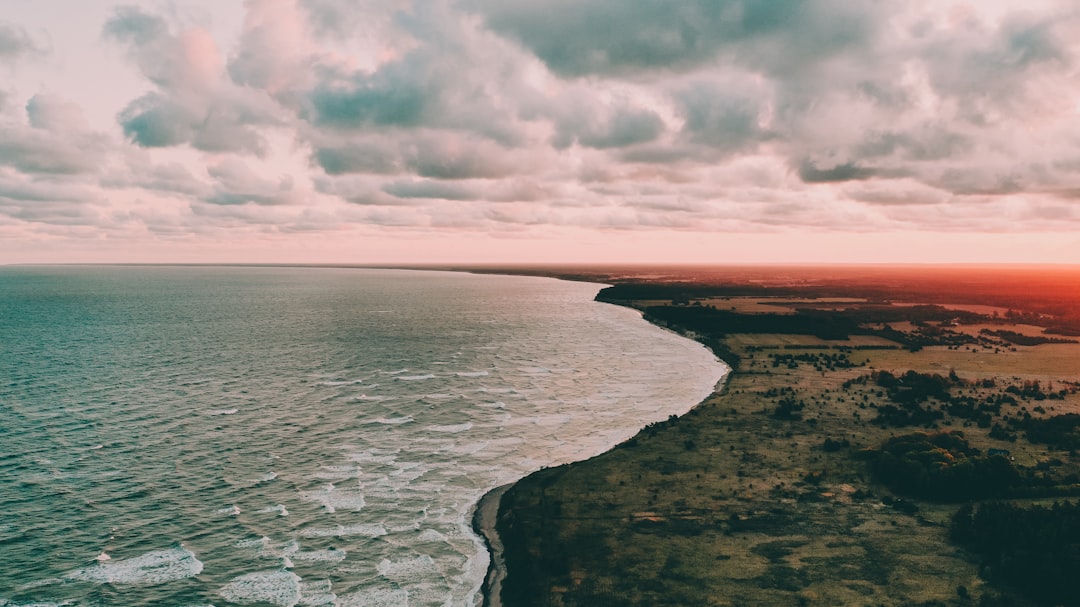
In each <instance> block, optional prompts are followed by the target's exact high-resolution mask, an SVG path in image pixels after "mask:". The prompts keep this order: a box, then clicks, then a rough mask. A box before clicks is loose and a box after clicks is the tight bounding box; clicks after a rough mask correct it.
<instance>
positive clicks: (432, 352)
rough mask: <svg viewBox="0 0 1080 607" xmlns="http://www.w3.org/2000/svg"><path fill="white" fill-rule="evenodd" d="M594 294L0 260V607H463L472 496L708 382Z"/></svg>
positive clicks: (693, 354) (569, 454)
mask: <svg viewBox="0 0 1080 607" xmlns="http://www.w3.org/2000/svg"><path fill="white" fill-rule="evenodd" d="M598 288H599V287H598V286H597V285H591V284H584V283H570V282H561V281H555V280H550V279H541V278H528V277H508V276H475V275H468V274H451V273H436V272H407V271H378V270H356V269H315V268H224V267H38V268H14V267H13V268H0V512H2V513H3V516H2V517H0V605H31V604H72V605H103V606H104V605H177V606H184V605H191V606H194V605H211V604H212V605H216V606H218V607H223V606H226V605H278V606H291V605H340V606H353V605H357V606H359V605H370V606H382V605H470V604H475V603H476V602H477V601H478V599H477V592H478V590H479V586H480V582H481V579H482V577H483V573H484V570H485V568H486V566H487V555H486V553H485V552H484V550H483V547H482V544H481V543H480V542H479V540H478V539H477V538H476V537H475V536H474V534H473V533H472V531H471V530H470V529H469V525H468V521H467V518H468V514H469V511H470V509H471V508H472V506H473V504H474V503H475V502H476V500H477V499H478V498H479V497H480V496H481V495H482V494H483V493H484V492H485V491H486V490H488V489H490V488H491V487H494V486H496V485H499V484H503V483H505V482H509V481H511V480H513V479H516V478H520V477H521V476H523V475H524V474H526V473H528V472H529V471H532V470H535V469H537V468H539V467H541V466H545V465H552V464H556V463H562V462H566V461H572V460H575V459H581V458H585V457H589V456H591V455H595V454H596V453H599V452H601V451H603V450H605V449H606V448H608V447H610V446H611V445H613V444H615V443H616V442H618V441H620V440H622V439H624V438H627V437H629V436H631V435H632V434H634V433H635V432H636V431H637V429H638V428H640V427H641V426H642V425H644V424H645V423H648V422H650V421H653V420H657V419H663V418H665V417H667V416H668V415H669V414H672V413H681V412H684V411H686V410H687V409H689V408H690V407H691V406H693V405H694V404H696V403H697V402H698V401H700V400H701V399H702V398H703V397H704V396H705V395H707V394H708V392H709V391H710V390H711V389H712V387H713V385H714V384H715V382H716V381H717V379H718V378H719V377H720V376H721V374H722V372H723V370H724V368H723V367H722V365H721V364H720V363H718V362H717V361H716V360H715V358H714V357H713V356H712V355H711V354H710V353H709V352H707V351H706V350H705V349H704V348H702V347H701V346H700V345H698V344H695V343H694V342H691V341H689V340H686V339H683V338H681V337H678V336H675V335H673V334H670V333H667V332H665V331H662V330H660V329H658V328H656V327H653V326H651V325H648V324H647V323H645V322H644V321H642V320H641V318H640V316H639V315H638V314H637V313H635V312H633V311H631V310H627V309H623V308H619V307H615V306H610V305H605V304H599V303H595V302H592V301H591V300H592V297H593V296H594V295H595V293H596V291H597V289H598Z"/></svg>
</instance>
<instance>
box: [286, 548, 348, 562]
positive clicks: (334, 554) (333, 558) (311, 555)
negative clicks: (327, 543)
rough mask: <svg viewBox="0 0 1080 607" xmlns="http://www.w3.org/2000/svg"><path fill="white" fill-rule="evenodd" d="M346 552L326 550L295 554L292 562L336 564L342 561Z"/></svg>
mask: <svg viewBox="0 0 1080 607" xmlns="http://www.w3.org/2000/svg"><path fill="white" fill-rule="evenodd" d="M347 554H348V553H347V552H346V551H344V550H338V549H337V548H329V549H327V550H307V551H304V552H295V553H293V555H292V558H293V560H294V561H302V562H328V563H337V562H339V561H344V560H345V557H346V556H347Z"/></svg>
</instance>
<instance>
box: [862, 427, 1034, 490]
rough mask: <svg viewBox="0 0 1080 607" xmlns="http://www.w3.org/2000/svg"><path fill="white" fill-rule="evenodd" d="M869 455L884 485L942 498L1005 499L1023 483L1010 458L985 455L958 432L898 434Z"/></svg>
mask: <svg viewBox="0 0 1080 607" xmlns="http://www.w3.org/2000/svg"><path fill="white" fill-rule="evenodd" d="M866 455H867V456H868V457H869V458H870V460H871V461H870V468H871V470H872V471H873V473H874V475H875V477H877V479H878V480H879V481H880V482H881V483H882V484H884V485H885V486H887V487H889V488H890V489H892V490H893V491H895V492H897V493H901V494H904V495H910V496H913V497H919V498H923V499H928V500H932V501H937V502H958V501H966V500H973V499H985V498H995V497H1005V496H1007V495H1009V494H1010V493H1012V492H1013V490H1014V488H1017V487H1020V486H1022V485H1023V484H1024V480H1023V478H1022V477H1021V475H1020V473H1019V472H1018V471H1017V470H1016V469H1015V468H1014V467H1013V464H1012V462H1010V461H1009V459H1008V458H1007V457H1005V456H1004V455H1000V454H995V455H991V456H983V455H981V454H980V452H979V450H978V449H974V448H972V447H971V446H969V445H968V442H967V439H965V438H964V435H963V433H962V432H959V431H952V432H936V433H932V434H924V433H921V432H919V433H913V434H905V435H902V436H897V437H893V438H890V439H889V440H888V441H886V442H885V443H884V444H883V445H882V446H881V448H880V449H878V450H876V451H870V452H868V453H867V454H866Z"/></svg>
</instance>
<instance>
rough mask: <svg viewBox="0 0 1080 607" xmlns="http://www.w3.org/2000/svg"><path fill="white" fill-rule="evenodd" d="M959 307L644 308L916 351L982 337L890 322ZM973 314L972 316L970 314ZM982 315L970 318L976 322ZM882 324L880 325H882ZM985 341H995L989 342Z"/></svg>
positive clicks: (699, 329)
mask: <svg viewBox="0 0 1080 607" xmlns="http://www.w3.org/2000/svg"><path fill="white" fill-rule="evenodd" d="M956 315H957V312H956V311H955V310H948V309H946V308H942V307H940V306H903V307H885V306H871V307H853V308H849V309H845V310H816V309H809V308H800V309H798V310H796V311H795V313H794V314H745V313H740V312H733V311H730V310H718V309H716V308H712V307H708V306H694V305H689V306H687V305H671V306H649V307H647V308H645V318H646V319H647V320H649V321H652V322H655V323H656V324H659V325H662V326H670V327H673V328H675V327H677V328H679V329H681V330H684V331H692V332H694V333H698V334H702V335H709V336H712V337H723V336H725V335H729V334H732V333H749V334H754V333H783V334H786V335H811V336H814V337H818V338H820V339H827V340H846V339H848V338H849V337H851V336H852V335H876V336H878V337H883V338H885V339H888V340H891V341H894V342H896V343H898V344H901V345H903V346H904V347H906V348H908V349H911V350H917V349H919V348H923V347H925V346H941V345H944V346H961V345H965V344H975V343H980V342H979V340H978V339H976V338H974V337H972V336H970V335H968V334H966V333H960V332H956V331H947V330H944V329H942V328H940V327H935V326H919V327H917V328H916V329H915V330H914V331H910V332H903V331H898V330H896V329H894V328H892V327H891V326H889V325H888V324H887V323H889V322H903V321H908V322H926V321H928V320H933V321H937V322H953V321H954V320H955V319H956ZM969 317H970V318H969ZM976 317H977V315H972V314H968V315H965V318H969V320H971V321H974V320H975V319H976ZM878 325H881V326H878ZM984 345H990V344H989V343H987V344H984Z"/></svg>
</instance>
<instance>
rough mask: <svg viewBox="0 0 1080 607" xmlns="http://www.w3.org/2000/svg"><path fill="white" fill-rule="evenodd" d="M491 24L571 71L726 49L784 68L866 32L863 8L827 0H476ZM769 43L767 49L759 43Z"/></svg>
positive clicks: (685, 63)
mask: <svg viewBox="0 0 1080 607" xmlns="http://www.w3.org/2000/svg"><path fill="white" fill-rule="evenodd" d="M469 6H471V7H473V8H475V9H476V10H478V11H479V12H480V14H482V15H483V16H484V18H485V19H486V22H487V23H488V24H489V26H490V27H491V28H492V29H493V30H495V31H497V32H500V33H502V34H504V35H506V36H508V37H510V38H513V39H514V40H517V41H518V42H520V43H521V44H523V45H524V46H525V47H527V48H529V49H530V50H532V51H533V52H534V53H536V55H537V56H538V57H540V59H542V60H543V61H544V63H545V64H547V66H548V67H550V68H551V69H552V71H554V72H556V73H559V74H562V75H565V76H583V75H589V74H597V75H617V76H624V75H634V74H636V73H638V72H640V71H642V70H663V69H676V70H685V69H691V68H694V67H697V66H701V65H705V64H708V63H709V62H711V61H713V60H715V59H716V58H717V57H718V55H720V54H722V53H724V52H730V53H733V54H734V55H735V56H737V58H739V59H741V60H744V61H747V62H749V63H753V64H762V63H767V64H770V65H771V66H772V67H774V68H778V69H779V68H784V66H785V65H790V64H791V63H796V64H798V63H802V62H804V61H807V60H813V59H815V58H819V57H823V56H827V55H829V54H831V53H834V52H836V51H837V50H839V49H841V48H843V47H844V46H845V45H847V44H849V43H851V42H852V41H854V40H857V39H859V38H860V37H861V36H862V35H863V34H865V33H866V30H867V26H866V21H867V15H866V14H865V13H864V11H862V10H861V9H858V8H853V7H850V6H844V5H843V4H841V3H838V2H828V1H821V0H696V1H690V2H680V3H672V2H666V1H663V0H641V1H636V2H622V1H619V0H558V1H554V2H525V1H520V0H514V1H505V0H475V1H473V2H470V3H469ZM758 43H762V49H761V50H764V51H768V52H757V51H756V50H755V49H753V48H751V47H753V46H755V45H757V44H758Z"/></svg>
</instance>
